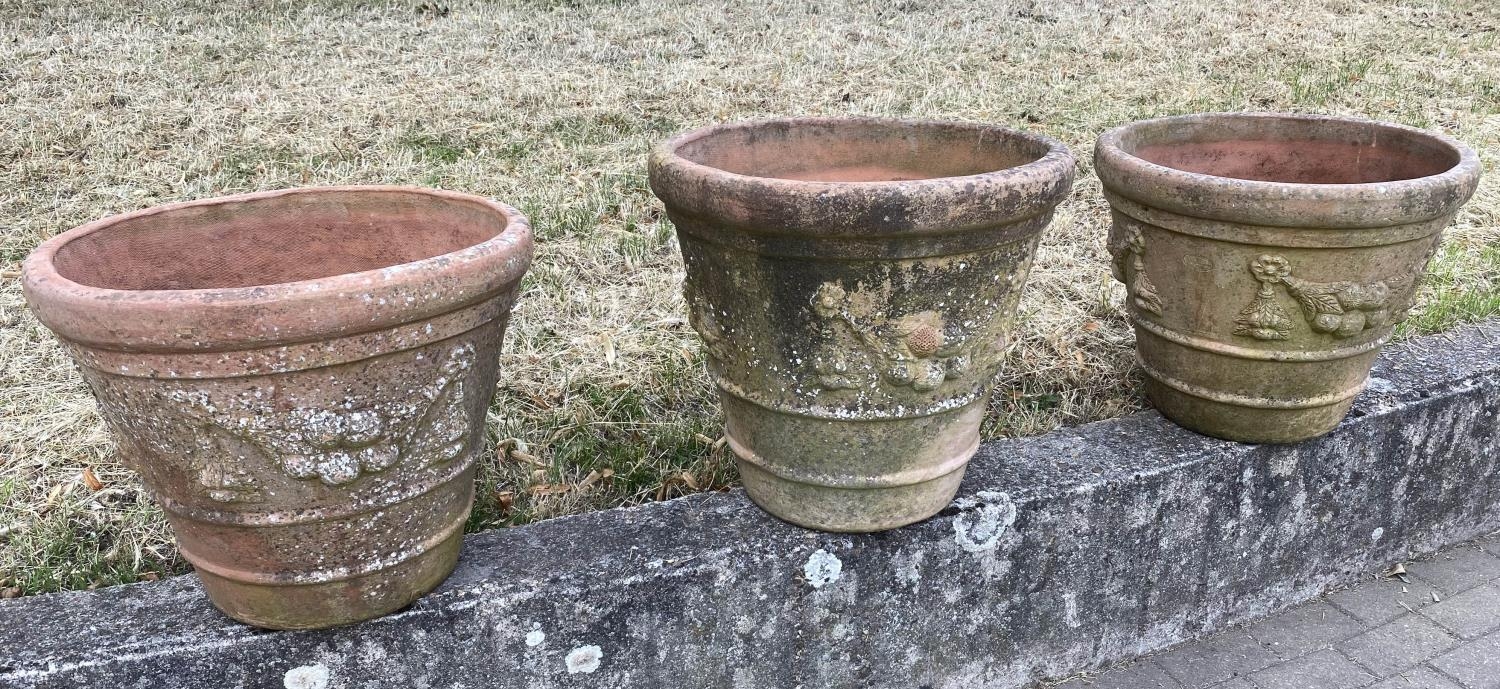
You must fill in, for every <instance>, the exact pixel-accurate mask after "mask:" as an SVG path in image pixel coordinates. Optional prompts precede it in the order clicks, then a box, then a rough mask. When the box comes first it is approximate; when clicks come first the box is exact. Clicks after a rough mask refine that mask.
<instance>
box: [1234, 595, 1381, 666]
mask: <svg viewBox="0 0 1500 689" xmlns="http://www.w3.org/2000/svg"><path fill="white" fill-rule="evenodd" d="M1364 630H1365V626H1364V624H1363V623H1361V622H1360V621H1359V620H1357V619H1355V618H1354V617H1352V616H1350V615H1349V614H1348V613H1345V612H1344V611H1342V610H1339V609H1338V608H1335V607H1333V606H1332V605H1329V604H1328V603H1325V602H1323V601H1318V602H1315V603H1309V604H1307V605H1303V606H1300V607H1297V608H1294V609H1292V610H1288V611H1286V612H1284V613H1281V614H1279V615H1276V616H1274V617H1271V618H1270V619H1267V620H1265V621H1263V622H1260V623H1259V624H1256V625H1254V626H1251V627H1249V628H1247V629H1246V630H1245V632H1246V633H1248V634H1249V635H1250V636H1253V637H1255V638H1256V639H1257V640H1259V641H1260V642H1261V643H1263V644H1265V645H1266V646H1268V647H1270V649H1271V650H1272V651H1275V652H1276V654H1277V655H1279V656H1281V657H1282V658H1296V657H1299V656H1304V655H1307V654H1308V653H1312V652H1313V651H1316V650H1318V649H1322V648H1328V647H1329V646H1332V645H1333V644H1335V643H1338V642H1339V641H1340V640H1342V639H1347V638H1349V637H1351V636H1354V635H1356V634H1359V633H1360V632H1362V631H1364Z"/></svg>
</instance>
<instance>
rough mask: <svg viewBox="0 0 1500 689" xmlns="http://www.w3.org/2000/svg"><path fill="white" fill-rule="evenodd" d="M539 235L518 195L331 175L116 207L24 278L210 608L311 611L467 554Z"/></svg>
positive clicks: (300, 618)
mask: <svg viewBox="0 0 1500 689" xmlns="http://www.w3.org/2000/svg"><path fill="white" fill-rule="evenodd" d="M531 251H532V239H531V230H530V228H529V227H528V225H527V222H526V218H525V217H523V216H522V215H521V214H520V213H519V212H517V211H516V210H515V209H513V208H510V207H508V206H504V205H501V204H498V203H494V202H491V201H488V200H485V199H481V198H478V197H474V196H468V195H464V194H454V193H448V192H440V191H428V190H422V189H411V188H400V187H328V188H311V189H293V190H288V191H276V192H267V193H257V194H247V195H243V196H231V197H225V198H217V199H210V200H205V201H195V202H191V203H180V204H173V205H169V206H163V207H159V208H151V209H147V210H143V211H138V212H134V213H127V214H125V215H119V216H114V217H110V218H105V219H103V220H99V221H97V222H93V223H89V224H87V225H84V226H82V227H79V228H76V229H73V230H70V231H68V232H65V233H63V234H61V235H59V236H57V237H55V238H53V239H51V240H49V241H47V242H46V243H44V244H42V245H41V247H39V248H38V249H37V250H36V251H35V252H33V253H32V255H31V256H30V257H29V258H27V259H26V263H25V268H24V277H23V280H24V286H25V292H26V298H27V301H28V302H29V303H30V305H31V308H32V310H33V311H34V312H35V313H36V315H37V317H38V318H39V319H40V320H41V321H42V323H44V324H45V325H46V326H47V327H48V328H50V329H51V330H52V331H53V332H54V333H56V334H57V336H58V337H59V339H61V340H62V342H63V344H64V346H65V347H66V348H67V349H68V351H69V352H70V353H71V354H72V356H73V358H74V359H75V361H76V362H77V363H78V365H79V367H80V369H81V370H82V372H83V377H84V379H85V380H87V381H88V384H89V386H90V387H91V388H92V389H93V392H94V395H95V397H96V398H97V399H98V402H99V408H100V411H101V412H102V413H103V416H104V419H105V420H106V422H107V423H108V425H109V427H110V430H111V433H112V435H113V437H114V440H115V442H116V444H117V445H118V446H119V456H120V458H121V459H122V460H123V461H124V462H125V463H126V464H128V465H129V466H131V467H133V468H134V469H135V470H136V471H138V472H139V473H140V475H141V477H142V479H143V480H144V481H145V483H146V485H147V486H148V487H149V488H150V490H151V491H152V493H153V494H154V495H155V496H156V498H157V500H158V501H159V502H160V503H161V505H162V507H163V508H164V509H165V511H166V514H167V518H168V520H169V521H170V522H171V524H172V528H173V531H174V532H175V534H176V536H177V542H178V545H179V547H180V549H181V552H182V554H183V556H184V557H186V558H187V559H188V561H190V562H192V563H193V565H194V567H195V568H196V569H197V571H198V574H199V576H200V578H201V580H202V583H203V587H204V589H205V590H206V591H207V592H208V595H209V597H210V598H211V599H212V600H213V602H214V604H215V605H217V606H218V607H219V608H220V609H221V610H223V611H224V612H226V613H228V614H229V615H230V616H232V617H234V618H236V619H239V620H242V621H244V622H248V623H250V624H254V625H258V626H263V627H272V628H281V629H298V628H313V627H326V626H332V625H337V624H344V623H349V622H354V621H357V620H362V619H366V618H370V617H374V616H378V615H381V614H384V613H387V612H390V611H393V610H396V609H398V608H401V607H402V606H405V605H407V604H408V603H410V602H412V601H413V600H415V599H416V598H418V597H420V596H421V595H422V594H424V593H426V592H427V591H429V590H431V589H432V588H433V587H435V586H436V585H437V584H438V583H439V582H441V581H442V580H443V578H444V577H446V576H447V575H448V573H449V572H450V571H451V570H452V568H453V565H454V563H455V561H456V558H457V556H458V549H459V542H460V540H461V537H462V533H463V526H464V522H465V520H466V518H467V516H468V512H469V506H470V503H471V501H472V498H473V491H474V488H473V480H472V477H473V474H474V465H475V457H476V455H477V453H478V452H479V451H480V449H481V445H482V437H483V420H484V416H485V410H486V407H487V406H488V405H489V402H490V399H491V397H492V395H493V391H494V388H495V382H496V360H497V354H498V352H499V349H500V341H501V335H502V333H503V331H504V329H505V324H506V320H507V318H508V317H509V313H510V308H511V304H512V303H513V301H514V300H515V295H516V288H517V285H518V284H519V282H520V279H521V275H522V273H524V272H525V270H526V268H527V266H528V264H529V263H530V259H531Z"/></svg>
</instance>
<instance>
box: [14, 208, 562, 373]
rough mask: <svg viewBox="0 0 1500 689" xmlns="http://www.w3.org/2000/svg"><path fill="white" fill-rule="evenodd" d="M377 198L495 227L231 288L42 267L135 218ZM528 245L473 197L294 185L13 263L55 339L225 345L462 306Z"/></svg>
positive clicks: (519, 220) (384, 322)
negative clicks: (497, 226) (408, 199)
mask: <svg viewBox="0 0 1500 689" xmlns="http://www.w3.org/2000/svg"><path fill="white" fill-rule="evenodd" d="M381 194H401V195H406V196H422V197H427V198H428V199H430V200H432V201H436V202H439V203H444V204H454V203H457V204H465V205H469V206H474V207H479V208H481V209H483V210H485V211H488V212H492V213H494V214H496V215H497V216H499V217H500V218H502V219H503V220H504V222H505V228H504V229H503V230H502V231H501V232H500V233H499V234H496V235H495V236H494V237H491V238H489V239H487V240H485V241H483V242H480V243H478V244H473V245H470V246H467V247H464V248H462V249H459V250H456V251H451V252H447V253H443V254H438V255H436V256H430V257H427V258H423V259H419V260H416V261H410V262H406V263H397V264H393V265H389V266H383V267H380V268H372V269H369V270H362V271H356V272H351V273H340V274H336V275H329V276H325V277H319V278H310V279H305V280H295V281H288V282H279V283H272V284H267V285H251V286H243V287H209V288H194V289H140V290H135V289H117V288H109V287H95V286H91V285H85V284H82V283H79V282H76V281H74V280H71V279H69V278H67V277H64V276H63V275H62V274H60V273H59V272H58V271H57V268H56V265H55V264H54V260H55V258H56V256H57V253H58V251H60V250H61V249H62V248H63V247H64V246H66V245H67V244H68V243H69V242H72V241H74V240H76V239H78V238H80V237H83V236H85V235H89V234H92V233H95V232H100V231H103V230H107V229H109V228H111V227H114V226H116V225H119V224H120V223H124V222H127V221H133V220H138V219H140V218H148V217H151V216H156V215H164V214H171V213H176V212H180V211H182V210H185V209H192V208H203V207H212V206H223V205H231V204H243V203H252V202H261V201H266V200H270V199H278V198H284V197H290V196H300V195H317V196H337V195H381ZM533 241H534V240H533V237H532V230H531V226H530V223H529V222H528V221H527V219H526V216H525V215H524V214H522V213H521V212H520V211H519V210H517V209H515V208H513V207H511V206H509V205H506V204H504V203H500V202H498V201H494V200H491V199H487V198H484V197H481V196H476V195H473V194H465V193H460V192H453V191H445V190H439V189H429V188H425V187H415V186H397V185H344V186H318V187H295V188H290V189H278V190H273V191H258V192H250V193H244V194H232V195H227V196H216V197H211V198H206V199H197V200H192V201H182V202H176V203H168V204H163V205H159V206H152V207H150V208H143V209H140V210H136V211H131V212H128V213H121V214H117V215H111V216H107V217H104V218H101V219H98V220H95V221H92V222H89V223H85V224H83V225H80V226H78V227H75V228H73V229H70V230H68V231H66V232H63V233H61V234H58V235H57V236H54V237H52V238H51V239H48V240H46V241H44V242H42V243H41V244H40V245H39V246H37V248H36V249H35V250H33V251H32V252H31V254H30V255H28V256H27V257H26V260H25V262H24V263H23V264H22V269H21V285H22V291H23V293H24V294H25V297H26V301H27V302H28V304H29V305H30V306H31V310H32V312H33V313H34V314H35V315H36V316H37V318H38V320H40V321H41V322H42V324H43V325H45V326H47V328H48V329H50V330H52V331H53V332H54V333H55V334H56V335H58V337H60V338H62V339H63V340H66V341H71V342H75V343H79V344H83V345H87V346H91V347H96V348H101V349H109V350H118V351H140V352H189V351H199V352H201V351H233V350H241V349H253V348H259V347H265V346H271V345H283V344H293V343H299V342H308V341H312V340H319V339H325V338H333V337H343V336H347V335H354V334H359V333H364V332H371V331H375V330H381V329H386V328H390V327H394V326H397V325H401V324H404V323H411V322H413V321H419V320H423V319H426V318H430V317H433V316H437V315H441V314H443V313H448V312H451V311H454V310H456V309H459V308H463V307H464V306H467V305H470V304H474V303H476V302H479V301H482V300H483V299H485V298H487V297H490V296H492V295H495V294H497V293H499V292H501V291H503V290H506V289H508V288H511V287H512V286H513V285H514V284H515V283H516V282H517V281H518V280H520V278H521V276H522V275H523V274H524V273H525V272H526V269H527V268H528V267H530V264H531V258H532V251H533ZM434 280H441V282H442V285H443V287H444V289H443V290H441V291H439V292H438V294H439V295H440V298H432V297H431V295H432V294H433V292H432V291H431V290H421V291H415V292H414V291H413V290H411V289H410V288H412V287H413V286H417V285H421V284H424V283H427V282H432V281H434ZM423 297H428V298H423Z"/></svg>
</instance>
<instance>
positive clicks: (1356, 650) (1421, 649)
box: [1334, 613, 1458, 677]
mask: <svg viewBox="0 0 1500 689" xmlns="http://www.w3.org/2000/svg"><path fill="white" fill-rule="evenodd" d="M1456 645H1458V639H1455V638H1453V636H1452V635H1451V634H1449V633H1448V632H1447V631H1446V630H1444V629H1443V628H1442V627H1439V626H1437V625H1436V624H1433V622H1432V621H1431V620H1428V619H1427V618H1425V617H1422V616H1421V615H1416V614H1410V613H1409V614H1407V615H1406V616H1405V617H1401V618H1397V619H1396V620H1393V621H1391V622H1388V623H1386V624H1385V625H1382V626H1380V627H1377V628H1375V629H1372V630H1370V631H1368V632H1365V633H1364V634H1360V635H1359V636H1356V637H1354V638H1352V639H1349V640H1347V641H1344V642H1342V643H1340V644H1338V645H1337V646H1335V647H1334V648H1337V649H1338V650H1339V651H1340V652H1342V653H1344V654H1346V655H1348V656H1349V657H1350V658H1353V659H1354V660H1355V661H1356V662H1358V663H1360V664H1361V665H1364V666H1365V667H1367V668H1370V669H1371V670H1374V671H1375V672H1376V674H1379V675H1380V676H1381V677H1388V676H1390V675H1393V674H1395V673H1396V672H1398V671H1400V670H1401V669H1403V668H1409V667H1411V666H1413V665H1416V664H1417V663H1420V662H1422V661H1424V660H1427V659H1428V658H1431V657H1433V656H1436V655H1437V654H1439V653H1442V652H1443V651H1446V650H1448V649H1450V648H1453V647H1454V646H1456Z"/></svg>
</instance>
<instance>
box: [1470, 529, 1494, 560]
mask: <svg viewBox="0 0 1500 689" xmlns="http://www.w3.org/2000/svg"><path fill="white" fill-rule="evenodd" d="M1474 542H1475V543H1477V544H1479V547H1480V548H1483V549H1484V551H1485V552H1487V553H1489V554H1491V555H1494V556H1497V557H1500V531H1496V532H1495V533H1492V534H1490V535H1488V536H1480V537H1479V538H1478V539H1476V540H1475V541H1474Z"/></svg>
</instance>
